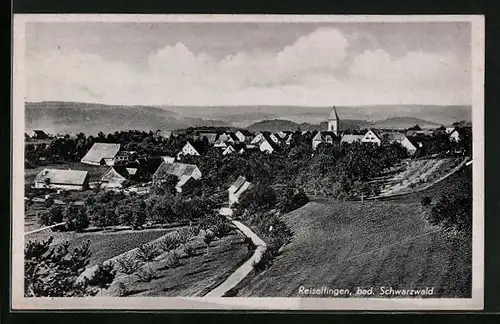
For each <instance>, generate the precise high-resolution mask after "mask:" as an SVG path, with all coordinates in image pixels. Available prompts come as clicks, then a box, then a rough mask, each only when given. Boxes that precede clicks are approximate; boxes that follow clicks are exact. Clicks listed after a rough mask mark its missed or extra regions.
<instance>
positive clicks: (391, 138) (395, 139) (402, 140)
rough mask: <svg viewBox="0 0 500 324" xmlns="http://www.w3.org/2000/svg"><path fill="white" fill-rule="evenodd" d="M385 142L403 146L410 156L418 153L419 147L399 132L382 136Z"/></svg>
mask: <svg viewBox="0 0 500 324" xmlns="http://www.w3.org/2000/svg"><path fill="white" fill-rule="evenodd" d="M382 137H383V140H384V141H388V142H389V143H391V144H392V143H399V144H400V145H401V146H403V147H404V148H405V149H406V150H407V151H408V153H409V154H410V155H413V154H415V152H416V151H417V147H416V146H415V145H414V144H413V143H412V142H411V141H410V140H409V139H408V137H406V135H405V134H402V133H398V132H386V133H383V135H382Z"/></svg>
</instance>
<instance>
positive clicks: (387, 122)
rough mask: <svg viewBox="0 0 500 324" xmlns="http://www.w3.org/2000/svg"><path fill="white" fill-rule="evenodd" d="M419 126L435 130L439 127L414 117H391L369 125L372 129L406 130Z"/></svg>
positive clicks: (436, 124)
mask: <svg viewBox="0 0 500 324" xmlns="http://www.w3.org/2000/svg"><path fill="white" fill-rule="evenodd" d="M415 125H419V126H420V127H421V128H436V127H439V126H441V124H439V123H435V122H431V121H428V120H423V119H420V118H415V117H391V118H386V119H384V120H379V121H375V122H373V123H371V124H370V126H369V127H372V128H391V129H406V128H410V127H412V126H415Z"/></svg>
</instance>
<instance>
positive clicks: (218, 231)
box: [211, 221, 232, 239]
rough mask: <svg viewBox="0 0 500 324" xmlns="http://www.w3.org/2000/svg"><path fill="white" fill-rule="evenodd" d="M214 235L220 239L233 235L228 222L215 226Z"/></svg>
mask: <svg viewBox="0 0 500 324" xmlns="http://www.w3.org/2000/svg"><path fill="white" fill-rule="evenodd" d="M211 230H212V233H213V234H214V235H215V236H216V237H217V238H219V239H221V238H223V237H224V236H226V235H228V234H229V233H231V230H232V228H231V225H229V222H227V221H220V222H218V223H217V224H215V225H214V226H213V227H212V228H211Z"/></svg>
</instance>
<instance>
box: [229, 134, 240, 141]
mask: <svg viewBox="0 0 500 324" xmlns="http://www.w3.org/2000/svg"><path fill="white" fill-rule="evenodd" d="M228 135H229V138H231V139H232V140H233V141H235V142H239V141H240V139H239V138H238V136H236V134H235V133H232V132H231V133H229V134H228Z"/></svg>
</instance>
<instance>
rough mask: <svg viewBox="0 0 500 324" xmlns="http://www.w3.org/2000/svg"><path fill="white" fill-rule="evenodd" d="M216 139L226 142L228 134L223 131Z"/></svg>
mask: <svg viewBox="0 0 500 324" xmlns="http://www.w3.org/2000/svg"><path fill="white" fill-rule="evenodd" d="M218 139H219V140H221V141H224V142H227V141H228V140H229V134H227V133H225V132H224V133H222V134H220V135H219V138H218Z"/></svg>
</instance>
